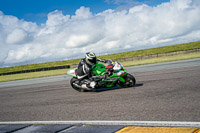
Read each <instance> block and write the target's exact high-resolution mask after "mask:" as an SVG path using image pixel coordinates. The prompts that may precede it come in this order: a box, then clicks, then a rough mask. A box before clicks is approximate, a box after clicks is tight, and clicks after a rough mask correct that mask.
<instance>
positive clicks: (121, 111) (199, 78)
mask: <svg viewBox="0 0 200 133" xmlns="http://www.w3.org/2000/svg"><path fill="white" fill-rule="evenodd" d="M127 70H128V72H130V73H131V74H133V75H134V76H135V78H136V80H137V84H136V86H135V87H132V88H113V89H102V90H99V91H98V92H87V93H80V92H76V91H75V90H73V89H72V88H71V87H70V85H69V79H70V77H68V76H63V75H62V76H56V77H48V78H38V79H31V80H21V81H12V82H4V83H0V121H1V122H5V121H93V120H99V121H106V120H109V121H110V120H111V121H181V122H200V106H199V105H200V96H199V95H200V85H199V84H200V59H193V60H186V61H177V62H170V63H158V64H152V65H144V66H137V67H128V68H127ZM120 128H122V127H120Z"/></svg>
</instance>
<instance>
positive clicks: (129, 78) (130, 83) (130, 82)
mask: <svg viewBox="0 0 200 133" xmlns="http://www.w3.org/2000/svg"><path fill="white" fill-rule="evenodd" d="M124 79H125V80H126V82H125V83H122V82H119V85H120V86H121V87H125V88H127V87H133V86H135V83H136V80H135V77H134V76H133V75H131V74H129V73H127V75H126V77H125V78H124Z"/></svg>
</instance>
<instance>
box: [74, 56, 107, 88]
mask: <svg viewBox="0 0 200 133" xmlns="http://www.w3.org/2000/svg"><path fill="white" fill-rule="evenodd" d="M98 61H99V62H103V63H107V60H103V59H97V57H96V55H95V53H93V52H88V53H86V55H85V58H83V59H82V60H81V61H80V62H79V64H78V69H77V76H78V79H79V80H80V81H83V80H84V81H87V84H86V83H85V84H82V86H81V87H82V88H83V89H87V90H91V89H93V88H94V87H95V85H96V82H95V78H101V79H102V78H105V76H99V77H97V76H93V75H92V66H94V65H95V64H96V63H97V62H98ZM94 77H95V78H94ZM92 82H93V84H91V83H92Z"/></svg>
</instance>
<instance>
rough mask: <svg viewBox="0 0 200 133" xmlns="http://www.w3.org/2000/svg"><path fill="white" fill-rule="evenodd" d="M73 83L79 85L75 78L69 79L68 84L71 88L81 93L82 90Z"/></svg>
mask: <svg viewBox="0 0 200 133" xmlns="http://www.w3.org/2000/svg"><path fill="white" fill-rule="evenodd" d="M73 83H75V84H78V85H79V80H78V79H77V78H75V77H73V78H71V80H70V84H71V86H72V88H73V89H75V90H76V91H79V92H82V91H83V89H81V88H78V87H76V86H75V85H74V84H73Z"/></svg>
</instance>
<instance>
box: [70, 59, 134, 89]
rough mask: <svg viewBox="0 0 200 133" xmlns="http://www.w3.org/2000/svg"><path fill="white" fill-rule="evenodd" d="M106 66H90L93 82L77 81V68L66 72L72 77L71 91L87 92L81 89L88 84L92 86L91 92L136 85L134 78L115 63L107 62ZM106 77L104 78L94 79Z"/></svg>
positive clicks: (98, 64) (86, 80)
mask: <svg viewBox="0 0 200 133" xmlns="http://www.w3.org/2000/svg"><path fill="white" fill-rule="evenodd" d="M107 64H108V65H104V64H102V63H97V64H95V65H94V66H92V74H93V77H94V79H93V81H92V82H91V81H88V79H85V80H79V79H78V78H77V74H76V71H77V68H75V69H72V70H68V71H67V74H68V75H72V76H73V77H72V78H71V80H70V84H71V86H72V88H73V89H75V90H76V91H79V92H84V91H88V90H86V89H84V88H83V87H82V85H83V84H89V85H90V86H92V88H93V89H92V90H94V91H95V90H96V89H99V88H111V87H116V86H120V87H123V88H127V87H133V86H134V85H135V83H136V80H135V77H134V76H132V75H131V74H129V73H127V71H126V69H125V68H124V67H123V66H122V65H121V64H120V63H119V62H117V61H113V60H108V62H107ZM103 75H106V78H105V79H104V78H103V79H102V78H95V77H99V76H103Z"/></svg>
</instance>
